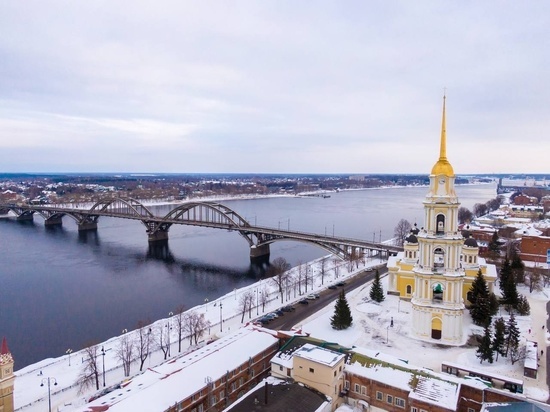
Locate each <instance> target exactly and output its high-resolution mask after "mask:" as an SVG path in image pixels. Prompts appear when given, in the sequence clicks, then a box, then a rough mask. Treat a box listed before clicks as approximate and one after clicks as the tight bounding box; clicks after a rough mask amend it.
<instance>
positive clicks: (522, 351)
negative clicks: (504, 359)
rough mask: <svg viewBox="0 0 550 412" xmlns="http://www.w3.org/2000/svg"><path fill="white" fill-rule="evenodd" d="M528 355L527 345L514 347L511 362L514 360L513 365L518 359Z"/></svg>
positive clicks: (511, 352)
mask: <svg viewBox="0 0 550 412" xmlns="http://www.w3.org/2000/svg"><path fill="white" fill-rule="evenodd" d="M526 357H527V349H526V348H525V346H519V347H518V348H516V349H514V348H512V349H511V350H510V362H512V365H513V364H514V363H516V362H517V361H521V360H524V359H525V358H526Z"/></svg>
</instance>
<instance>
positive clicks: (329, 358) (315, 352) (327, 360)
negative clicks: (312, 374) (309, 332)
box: [294, 343, 344, 367]
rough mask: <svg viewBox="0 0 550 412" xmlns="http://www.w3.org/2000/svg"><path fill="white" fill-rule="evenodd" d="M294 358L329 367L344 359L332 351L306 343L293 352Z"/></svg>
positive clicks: (341, 355)
mask: <svg viewBox="0 0 550 412" xmlns="http://www.w3.org/2000/svg"><path fill="white" fill-rule="evenodd" d="M294 356H299V357H301V358H304V359H308V360H310V361H314V362H317V363H321V364H323V365H327V366H330V367H332V366H334V365H336V364H337V363H338V362H340V360H342V359H343V358H344V355H343V354H338V353H336V352H334V351H331V350H328V349H325V348H320V347H319V346H315V345H312V344H310V343H306V344H305V345H304V346H302V347H301V348H300V349H298V350H297V351H296V352H294Z"/></svg>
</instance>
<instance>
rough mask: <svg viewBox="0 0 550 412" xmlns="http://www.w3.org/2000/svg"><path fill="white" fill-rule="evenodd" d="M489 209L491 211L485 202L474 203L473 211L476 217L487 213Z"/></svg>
mask: <svg viewBox="0 0 550 412" xmlns="http://www.w3.org/2000/svg"><path fill="white" fill-rule="evenodd" d="M488 211H489V208H488V207H487V205H486V204H485V203H476V204H475V205H474V210H473V213H474V216H475V217H480V216H483V215H486V214H487V212H488Z"/></svg>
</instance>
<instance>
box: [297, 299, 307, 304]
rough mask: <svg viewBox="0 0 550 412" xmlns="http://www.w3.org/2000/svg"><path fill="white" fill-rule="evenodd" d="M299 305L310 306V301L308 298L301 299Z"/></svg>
mask: <svg viewBox="0 0 550 412" xmlns="http://www.w3.org/2000/svg"><path fill="white" fill-rule="evenodd" d="M298 303H300V304H302V305H309V301H308V300H307V299H306V298H303V299H300V300H299V301H298Z"/></svg>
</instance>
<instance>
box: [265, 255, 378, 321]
mask: <svg viewBox="0 0 550 412" xmlns="http://www.w3.org/2000/svg"><path fill="white" fill-rule="evenodd" d="M387 271H388V269H387V267H386V266H385V265H383V266H381V267H379V268H378V272H379V273H380V275H382V274H384V273H386V272H387ZM375 272H376V270H375V269H371V270H368V271H364V272H361V273H359V274H357V275H355V276H354V277H352V278H349V279H347V280H346V281H345V283H346V284H345V285H344V286H342V287H338V288H336V289H326V290H324V291H322V292H320V293H319V295H320V297H319V299H315V300H313V299H312V300H308V302H309V304H308V305H302V304H300V303H295V304H294V307H295V308H296V310H294V311H292V312H285V314H284V316H279V317H278V318H277V319H274V320H272V321H271V322H269V323H268V324H267V325H266V326H265V327H267V328H269V329H274V330H290V328H292V327H293V326H294V325H297V324H299V323H300V322H302V321H303V320H304V319H306V318H308V317H309V316H311V315H312V314H314V313H315V312H318V311H319V310H321V309H322V308H324V307H325V306H327V305H328V304H330V303H332V302H333V301H335V300H336V299H337V298H338V295H339V294H340V291H341V290H342V288H343V289H345V291H346V293H348V292H350V291H352V290H354V289H356V288H358V287H360V286H363V285H364V284H365V283H367V282H369V281H370V280H372V279H374V274H375ZM335 283H336V281H335ZM327 286H328V285H327Z"/></svg>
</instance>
